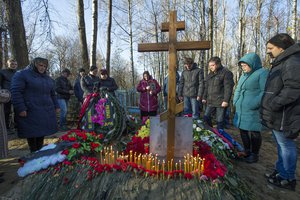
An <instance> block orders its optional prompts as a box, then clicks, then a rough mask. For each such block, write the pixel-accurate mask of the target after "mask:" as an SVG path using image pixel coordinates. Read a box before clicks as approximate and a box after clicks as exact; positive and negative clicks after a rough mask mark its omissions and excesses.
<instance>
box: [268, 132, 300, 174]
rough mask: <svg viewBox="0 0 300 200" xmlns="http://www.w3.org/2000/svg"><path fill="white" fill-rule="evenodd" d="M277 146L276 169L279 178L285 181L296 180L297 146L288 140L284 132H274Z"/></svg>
mask: <svg viewBox="0 0 300 200" xmlns="http://www.w3.org/2000/svg"><path fill="white" fill-rule="evenodd" d="M272 133H273V137H274V139H275V141H276V144H277V154H278V155H277V156H278V159H277V161H276V164H275V167H276V170H277V171H278V172H279V176H280V177H281V178H283V179H289V180H294V179H296V176H295V173H296V167H297V146H296V143H295V141H294V140H292V139H289V138H286V137H285V136H284V135H283V132H281V131H276V130H272Z"/></svg>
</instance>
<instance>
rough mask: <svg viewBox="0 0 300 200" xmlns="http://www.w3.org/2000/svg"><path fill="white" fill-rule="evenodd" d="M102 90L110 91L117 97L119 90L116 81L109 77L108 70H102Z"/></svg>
mask: <svg viewBox="0 0 300 200" xmlns="http://www.w3.org/2000/svg"><path fill="white" fill-rule="evenodd" d="M100 89H103V90H106V91H108V92H109V93H110V94H112V95H113V96H115V90H117V89H118V85H117V83H116V81H115V79H113V78H112V77H110V76H109V75H108V73H107V70H106V69H101V70H100Z"/></svg>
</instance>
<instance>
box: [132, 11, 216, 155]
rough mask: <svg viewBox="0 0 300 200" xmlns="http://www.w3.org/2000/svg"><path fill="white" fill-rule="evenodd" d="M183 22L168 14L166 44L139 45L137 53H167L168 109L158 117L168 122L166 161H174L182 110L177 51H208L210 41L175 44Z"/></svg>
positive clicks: (162, 28) (165, 30)
mask: <svg viewBox="0 0 300 200" xmlns="http://www.w3.org/2000/svg"><path fill="white" fill-rule="evenodd" d="M184 29H185V22H184V21H177V14H176V11H171V12H170V18H169V22H165V23H162V27H161V31H163V32H167V31H169V42H168V43H147V44H145V43H144V44H139V45H138V51H139V52H151V51H169V70H168V73H169V75H168V76H169V77H168V109H167V111H166V112H164V113H162V114H161V115H160V121H164V120H168V126H167V132H168V133H167V160H168V161H170V160H171V159H174V145H175V115H176V114H177V113H179V112H181V111H182V110H183V102H181V103H179V104H177V105H176V63H177V62H176V61H177V51H180V50H208V49H210V41H192V42H177V30H184Z"/></svg>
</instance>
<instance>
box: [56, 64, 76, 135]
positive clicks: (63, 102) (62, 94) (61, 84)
mask: <svg viewBox="0 0 300 200" xmlns="http://www.w3.org/2000/svg"><path fill="white" fill-rule="evenodd" d="M70 74H71V72H70V70H68V69H64V70H63V71H62V73H61V76H60V77H58V78H57V79H55V92H56V93H57V101H58V104H59V107H60V118H59V126H60V130H62V131H66V130H68V128H67V119H66V118H67V112H68V101H69V99H70V96H71V95H72V94H74V91H73V87H72V85H71V83H70V81H69V80H68V77H69V76H70Z"/></svg>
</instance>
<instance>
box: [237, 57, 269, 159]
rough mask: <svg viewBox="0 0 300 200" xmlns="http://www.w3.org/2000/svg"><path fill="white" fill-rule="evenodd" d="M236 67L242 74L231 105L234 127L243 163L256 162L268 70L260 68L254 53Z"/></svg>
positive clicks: (260, 139)
mask: <svg viewBox="0 0 300 200" xmlns="http://www.w3.org/2000/svg"><path fill="white" fill-rule="evenodd" d="M238 65H239V66H240V67H241V68H242V70H243V74H242V76H241V77H240V79H239V81H238V84H237V87H236V89H235V92H234V98H233V105H234V106H235V108H236V112H235V116H234V125H235V126H236V127H237V128H238V129H239V130H240V135H241V139H242V142H243V146H244V149H245V161H246V162H248V163H254V162H257V161H258V153H259V149H260V146H261V143H262V138H261V133H260V132H261V129H262V125H261V119H260V115H259V108H260V102H261V98H262V95H263V93H264V88H265V84H266V80H267V76H268V70H266V69H265V68H263V67H262V64H261V59H260V57H259V56H258V55H257V54H256V53H248V54H246V55H244V56H243V57H242V58H241V59H240V60H239V63H238Z"/></svg>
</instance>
